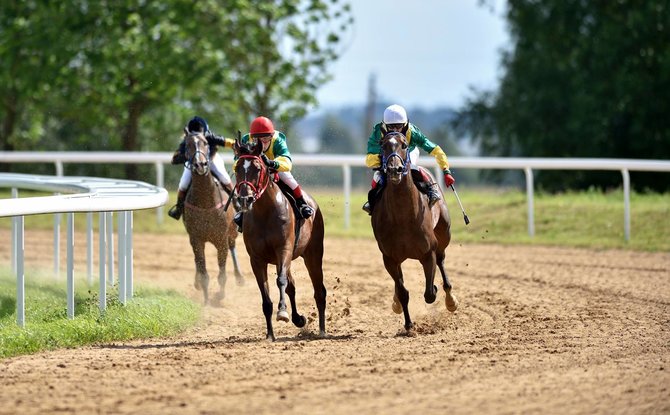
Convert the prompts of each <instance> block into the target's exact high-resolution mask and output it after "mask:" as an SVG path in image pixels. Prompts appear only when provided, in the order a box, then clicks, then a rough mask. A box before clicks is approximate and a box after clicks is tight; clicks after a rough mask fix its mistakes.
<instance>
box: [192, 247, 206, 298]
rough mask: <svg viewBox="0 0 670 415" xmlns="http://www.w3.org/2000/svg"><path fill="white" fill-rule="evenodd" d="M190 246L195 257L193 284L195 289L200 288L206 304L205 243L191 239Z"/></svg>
mask: <svg viewBox="0 0 670 415" xmlns="http://www.w3.org/2000/svg"><path fill="white" fill-rule="evenodd" d="M191 248H192V249H193V256H194V258H195V281H194V282H193V285H194V286H195V289H196V290H202V294H203V297H204V302H205V304H207V302H208V301H209V298H208V287H209V274H207V263H206V262H205V243H204V242H201V241H195V240H193V239H191Z"/></svg>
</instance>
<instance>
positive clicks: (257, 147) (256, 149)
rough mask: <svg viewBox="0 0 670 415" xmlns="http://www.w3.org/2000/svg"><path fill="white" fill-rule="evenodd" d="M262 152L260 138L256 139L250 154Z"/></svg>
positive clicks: (255, 154) (256, 154) (258, 154)
mask: <svg viewBox="0 0 670 415" xmlns="http://www.w3.org/2000/svg"><path fill="white" fill-rule="evenodd" d="M262 152H263V143H262V142H261V140H256V141H255V142H254V146H253V148H252V149H251V154H253V155H254V156H260V154H261V153H262Z"/></svg>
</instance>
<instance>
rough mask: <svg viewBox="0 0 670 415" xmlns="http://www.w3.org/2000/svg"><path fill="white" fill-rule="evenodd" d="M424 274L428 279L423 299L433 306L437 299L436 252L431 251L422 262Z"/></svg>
mask: <svg viewBox="0 0 670 415" xmlns="http://www.w3.org/2000/svg"><path fill="white" fill-rule="evenodd" d="M421 266H423V274H424V276H425V277H426V290H425V291H424V292H423V298H424V299H425V300H426V303H428V304H432V303H434V302H435V298H437V287H436V286H435V285H434V284H433V283H434V282H435V251H430V252H429V253H428V254H427V255H426V256H425V257H424V258H423V259H422V260H421Z"/></svg>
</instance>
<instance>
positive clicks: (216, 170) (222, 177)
mask: <svg viewBox="0 0 670 415" xmlns="http://www.w3.org/2000/svg"><path fill="white" fill-rule="evenodd" d="M210 160H211V162H212V174H213V175H214V177H216V179H217V180H218V181H219V183H221V185H222V186H223V190H225V191H226V193H228V196H231V195H232V194H233V181H232V180H230V175H228V172H227V171H226V166H225V164H224V163H223V158H221V156H220V155H219V153H216V154H214V155H213V156H212V158H211V159H210Z"/></svg>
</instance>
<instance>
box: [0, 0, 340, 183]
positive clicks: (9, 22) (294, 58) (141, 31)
mask: <svg viewBox="0 0 670 415" xmlns="http://www.w3.org/2000/svg"><path fill="white" fill-rule="evenodd" d="M0 15H1V17H0V48H2V49H0V51H1V52H2V56H3V59H2V61H0V81H2V85H0V92H3V96H4V97H5V99H4V100H3V103H2V113H1V114H0V122H2V132H1V133H0V144H1V145H2V148H3V149H9V150H11V149H13V148H15V143H16V141H17V138H16V136H17V134H19V133H17V131H25V130H26V128H27V127H26V126H31V128H35V129H36V128H40V129H41V130H39V131H38V132H36V133H32V137H35V138H39V139H40V145H39V146H37V145H35V144H33V145H28V144H26V145H25V146H24V147H22V149H27V150H29V149H37V148H39V149H56V148H57V149H69V150H75V149H83V150H123V151H137V150H143V149H151V150H156V149H161V150H165V149H172V148H173V147H176V145H177V143H178V141H177V139H176V137H178V136H179V134H180V131H181V127H182V126H183V125H184V123H185V121H186V119H187V117H190V116H192V115H193V114H195V113H197V114H200V115H203V116H206V117H208V118H209V120H210V123H211V125H212V126H213V127H214V128H215V129H216V130H217V131H219V130H221V131H219V132H226V135H228V136H231V135H233V134H234V132H235V131H236V130H237V129H241V130H243V131H244V130H245V129H246V128H247V124H248V122H249V121H250V119H251V118H253V117H255V116H256V115H259V114H263V115H267V116H269V117H271V118H273V119H275V120H276V121H277V124H278V125H277V126H278V128H286V127H287V126H288V125H289V124H290V123H291V122H292V121H293V120H294V119H295V118H296V117H299V116H302V115H303V114H304V113H305V111H306V109H307V108H308V107H309V106H310V105H312V104H314V103H315V102H316V101H315V94H316V91H317V90H318V88H319V87H320V86H321V85H322V84H323V83H324V82H325V81H327V80H328V72H327V67H328V65H329V64H330V63H332V62H333V61H334V60H335V59H336V58H337V56H338V51H339V50H340V49H341V48H342V47H343V46H342V45H343V44H344V43H345V42H344V41H343V39H344V38H343V36H344V35H345V34H347V29H348V27H349V25H350V24H351V22H352V20H351V13H350V8H349V5H348V4H346V3H344V4H343V3H340V2H337V1H334V0H331V1H319V0H276V1H269V2H253V1H248V0H229V1H225V2H221V1H214V0H208V1H200V2H192V1H186V0H165V1H161V2H152V1H144V0H121V1H105V0H100V1H95V2H91V1H88V0H71V1H67V2H51V1H46V0H41V1H40V0H27V1H25V2H13V1H11V2H2V3H1V5H0ZM5 56H8V57H11V59H5ZM26 59H27V60H26ZM45 73H48V74H49V76H48V77H47V76H45V75H44V74H45ZM19 125H22V126H21V128H18V126H19ZM50 146H53V148H49V147H50ZM135 169H136V167H135V166H134V165H128V166H126V173H127V176H128V177H135V176H137V172H136V171H135Z"/></svg>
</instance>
